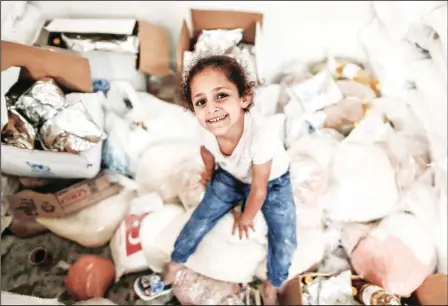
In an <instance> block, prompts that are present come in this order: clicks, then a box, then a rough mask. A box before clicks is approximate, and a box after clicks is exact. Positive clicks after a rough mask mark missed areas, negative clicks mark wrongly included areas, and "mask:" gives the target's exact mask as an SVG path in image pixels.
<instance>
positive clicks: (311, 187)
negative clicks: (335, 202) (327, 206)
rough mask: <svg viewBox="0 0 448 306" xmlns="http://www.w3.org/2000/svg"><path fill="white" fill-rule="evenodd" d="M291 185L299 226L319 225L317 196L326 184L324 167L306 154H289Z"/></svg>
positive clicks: (319, 216)
mask: <svg viewBox="0 0 448 306" xmlns="http://www.w3.org/2000/svg"><path fill="white" fill-rule="evenodd" d="M290 171H291V185H292V190H293V194H294V200H295V204H296V209H297V213H298V215H299V216H300V218H298V224H299V225H300V226H310V227H314V226H320V225H321V213H322V211H321V209H320V207H319V204H318V198H319V196H321V195H322V194H324V193H325V191H326V188H327V185H328V174H327V171H326V169H324V168H323V167H322V166H320V165H319V164H318V163H317V162H316V161H314V160H313V159H312V158H311V157H308V156H300V155H296V156H291V166H290Z"/></svg>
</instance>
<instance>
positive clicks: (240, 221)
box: [232, 210, 255, 239]
mask: <svg viewBox="0 0 448 306" xmlns="http://www.w3.org/2000/svg"><path fill="white" fill-rule="evenodd" d="M232 214H233V218H234V220H233V229H232V235H235V231H236V230H237V229H238V231H239V236H240V239H243V234H245V235H246V238H247V239H249V228H251V229H252V231H254V232H255V228H254V223H253V220H252V219H249V218H248V217H247V215H245V214H244V213H241V212H239V211H236V210H232Z"/></svg>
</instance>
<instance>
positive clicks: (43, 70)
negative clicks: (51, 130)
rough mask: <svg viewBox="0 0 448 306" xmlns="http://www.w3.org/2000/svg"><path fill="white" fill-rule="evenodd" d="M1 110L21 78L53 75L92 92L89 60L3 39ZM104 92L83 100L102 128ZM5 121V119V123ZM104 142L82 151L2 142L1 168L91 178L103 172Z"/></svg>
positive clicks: (67, 85)
mask: <svg viewBox="0 0 448 306" xmlns="http://www.w3.org/2000/svg"><path fill="white" fill-rule="evenodd" d="M1 48H2V52H1V59H2V61H1V67H2V104H3V105H2V110H3V109H4V108H6V106H5V105H4V104H5V103H6V101H5V99H4V94H5V93H7V92H8V90H9V88H4V87H3V85H4V84H7V85H9V86H12V85H13V84H14V83H15V82H16V81H18V80H19V79H22V78H25V79H32V80H37V79H40V78H43V77H51V78H54V79H55V80H56V82H57V83H58V84H60V85H61V86H64V87H65V88H67V89H70V90H73V91H75V92H84V93H91V92H92V80H91V77H90V70H89V63H88V61H87V59H85V58H82V57H78V56H74V55H70V54H65V53H62V52H54V51H49V50H43V49H41V48H37V47H31V46H25V45H22V44H17V43H12V42H7V41H2V46H1ZM101 98H104V95H103V94H102V93H96V94H92V96H91V97H90V98H89V99H88V101H83V102H84V105H85V107H86V109H87V110H88V111H89V113H90V115H92V118H93V119H94V120H95V122H96V123H97V124H98V126H99V127H101V128H102V127H103V126H104V114H103V113H102V106H101V101H100V99H101ZM2 124H3V122H2ZM101 150H102V143H99V144H97V145H96V146H94V147H93V148H92V149H90V150H88V151H86V152H82V153H81V154H71V153H64V152H49V151H41V150H27V149H20V148H17V147H13V146H9V145H6V144H3V143H2V144H1V153H2V154H1V171H2V172H3V173H5V174H11V175H17V176H25V177H42V178H51V177H53V178H80V179H83V178H92V177H95V176H96V175H97V174H98V172H99V171H100V164H101Z"/></svg>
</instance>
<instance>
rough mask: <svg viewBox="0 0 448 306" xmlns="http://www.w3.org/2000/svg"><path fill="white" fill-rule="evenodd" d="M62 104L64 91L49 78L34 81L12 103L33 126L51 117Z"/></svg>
mask: <svg viewBox="0 0 448 306" xmlns="http://www.w3.org/2000/svg"><path fill="white" fill-rule="evenodd" d="M64 106H66V101H65V96H64V93H63V92H62V90H61V88H59V86H58V85H57V84H56V82H55V81H54V80H53V79H51V78H43V79H41V80H38V81H37V82H35V83H34V84H33V86H31V88H30V89H29V90H28V91H27V92H25V93H24V94H23V95H22V96H20V98H19V99H18V101H17V102H16V103H15V105H14V107H15V108H16V109H17V110H18V111H19V112H20V113H22V114H23V115H24V116H25V118H27V119H28V120H29V122H30V123H31V124H32V125H33V126H34V127H38V126H40V125H41V124H42V123H43V122H45V121H47V120H48V119H51V118H53V117H54V116H55V115H56V114H57V113H58V111H59V110H61V109H62V108H63V107H64Z"/></svg>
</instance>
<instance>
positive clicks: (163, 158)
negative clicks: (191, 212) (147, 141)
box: [135, 140, 201, 202]
mask: <svg viewBox="0 0 448 306" xmlns="http://www.w3.org/2000/svg"><path fill="white" fill-rule="evenodd" d="M200 158H201V155H200V146H199V144H198V143H195V142H191V141H181V140H179V141H176V142H165V143H159V144H157V145H153V146H150V147H148V149H147V150H146V152H145V153H144V154H143V155H142V157H141V159H140V162H139V164H138V167H137V172H136V175H135V179H136V181H137V184H138V189H137V191H138V194H139V195H144V194H146V193H149V192H157V193H158V194H160V195H161V196H162V199H163V200H164V202H173V201H174V202H176V201H177V195H178V188H177V186H176V184H174V183H173V180H172V176H173V175H175V174H177V171H178V170H179V168H180V167H181V166H182V165H185V164H188V163H191V162H192V161H194V160H197V159H200Z"/></svg>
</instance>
